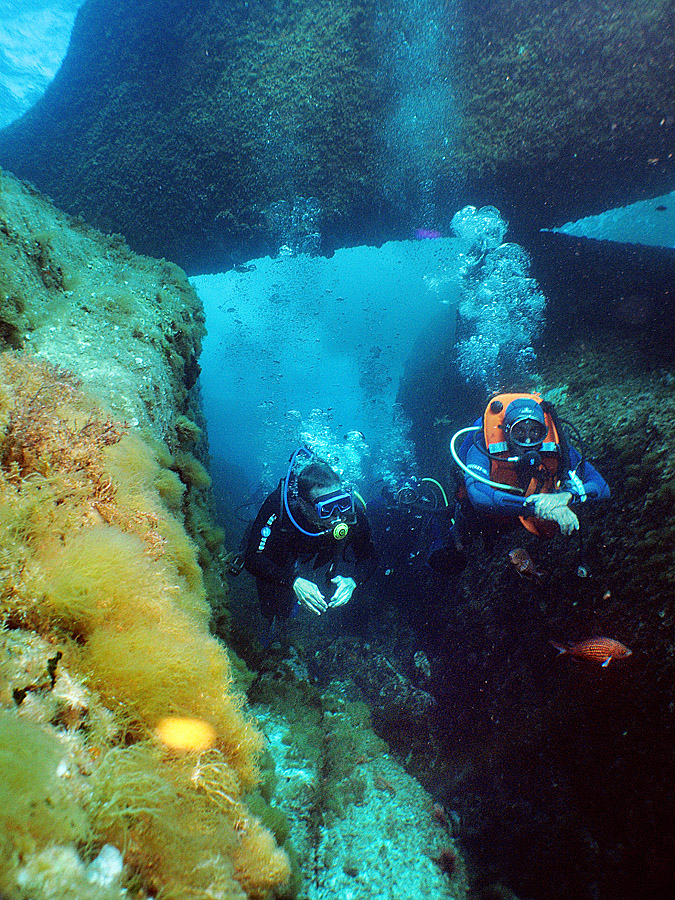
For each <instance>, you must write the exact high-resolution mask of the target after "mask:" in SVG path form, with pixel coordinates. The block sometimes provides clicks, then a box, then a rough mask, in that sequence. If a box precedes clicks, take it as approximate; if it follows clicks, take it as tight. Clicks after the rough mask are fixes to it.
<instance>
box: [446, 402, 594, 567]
mask: <svg viewBox="0 0 675 900" xmlns="http://www.w3.org/2000/svg"><path fill="white" fill-rule="evenodd" d="M565 425H567V426H568V427H571V426H569V423H567V422H566V423H565ZM572 430H573V431H575V437H576V439H577V441H578V443H579V446H581V447H582V452H581V453H580V452H579V450H577V449H576V448H575V447H573V446H571V445H570V444H569V443H568V441H567V436H566V434H565V431H564V430H563V428H562V423H561V422H560V420H559V419H558V416H557V414H556V412H555V409H554V407H553V404H552V403H549V402H548V401H546V400H543V399H542V398H541V396H540V395H539V394H536V393H523V394H515V393H511V394H498V395H496V396H494V397H493V398H492V399H491V400H490V402H489V403H488V405H487V408H486V410H485V412H484V414H483V416H482V417H481V418H480V419H477V420H476V421H475V422H474V424H473V425H471V426H470V427H468V428H462V429H461V430H460V431H458V432H457V433H456V434H455V435H454V436H453V438H452V440H451V442H450V452H451V454H452V457H453V459H454V461H455V462H456V463H457V465H458V466H459V468H460V469H461V470H462V472H463V473H464V485H463V490H461V489H460V497H459V499H460V504H461V509H462V511H463V512H464V513H465V514H468V515H467V518H469V517H470V515H471V513H474V514H475V513H480V514H484V515H485V514H486V515H488V516H490V517H497V520H498V521H499V520H501V522H502V523H507V524H508V523H515V521H516V520H519V521H520V523H521V524H522V525H523V526H524V527H525V528H526V529H527V530H528V531H530V532H532V533H533V534H536V535H538V536H539V537H544V538H548V537H552V536H553V535H555V534H557V533H562V534H564V535H566V536H569V535H571V534H572V533H573V532H574V531H577V530H578V529H579V519H578V516H577V513H576V512H575V509H576V508H578V507H579V506H580V505H581V504H583V503H586V502H587V501H589V500H605V499H607V498H609V488H608V486H607V483H606V482H605V480H604V478H603V477H602V476H601V475H600V473H599V472H598V471H597V470H596V469H595V468H594V467H593V466H592V465H591V464H590V463H589V462H588V461H587V460H586V459H585V457H584V455H583V446H582V444H581V439H580V437H579V434H578V432H576V429H572ZM462 436H464V440H463V442H462V444H461V446H460V448H459V450H457V447H456V443H457V441H458V439H459V438H460V437H462ZM460 540H461V538H460ZM580 574H581V573H580Z"/></svg>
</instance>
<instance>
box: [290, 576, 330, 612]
mask: <svg viewBox="0 0 675 900" xmlns="http://www.w3.org/2000/svg"><path fill="white" fill-rule="evenodd" d="M293 593H294V594H295V596H296V597H297V598H298V600H299V601H300V602H301V603H302V605H303V606H306V607H307V609H309V610H310V611H311V612H313V613H316V615H317V616H320V615H321V613H322V612H326V610H327V609H328V604H327V603H326V601H325V600H324V596H323V594H322V593H321V591H320V590H319V588H318V587H317V586H316V585H315V584H314V582H313V581H308V580H307V578H296V579H295V581H294V582H293Z"/></svg>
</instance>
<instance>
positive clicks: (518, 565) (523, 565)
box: [509, 547, 546, 581]
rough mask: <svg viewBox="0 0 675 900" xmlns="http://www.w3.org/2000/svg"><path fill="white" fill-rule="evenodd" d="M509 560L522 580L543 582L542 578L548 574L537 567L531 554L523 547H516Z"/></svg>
mask: <svg viewBox="0 0 675 900" xmlns="http://www.w3.org/2000/svg"><path fill="white" fill-rule="evenodd" d="M509 559H510V560H511V562H512V563H513V565H514V566H515V569H516V572H517V573H518V574H519V575H520V577H521V578H535V579H536V580H537V581H541V580H542V578H545V577H546V572H544V570H543V569H538V568H537V567H536V566H535V564H534V562H533V561H532V557H531V556H530V554H529V553H528V552H527V550H524V549H523V548H522V547H516V548H515V549H514V550H512V551H511V552H510V553H509Z"/></svg>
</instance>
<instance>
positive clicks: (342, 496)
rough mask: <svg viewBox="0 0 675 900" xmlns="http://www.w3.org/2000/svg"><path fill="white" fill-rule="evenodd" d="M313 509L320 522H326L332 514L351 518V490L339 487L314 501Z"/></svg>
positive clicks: (352, 500)
mask: <svg viewBox="0 0 675 900" xmlns="http://www.w3.org/2000/svg"><path fill="white" fill-rule="evenodd" d="M314 509H315V510H316V514H317V516H318V517H319V519H320V520H321V521H322V522H327V521H329V520H330V519H332V518H333V517H334V516H339V517H341V518H343V517H349V518H351V517H353V516H354V497H353V496H352V492H351V491H346V490H345V489H344V488H340V489H339V490H337V491H332V492H331V493H330V494H324V495H323V497H320V498H319V499H318V500H317V501H316V502H315V504H314Z"/></svg>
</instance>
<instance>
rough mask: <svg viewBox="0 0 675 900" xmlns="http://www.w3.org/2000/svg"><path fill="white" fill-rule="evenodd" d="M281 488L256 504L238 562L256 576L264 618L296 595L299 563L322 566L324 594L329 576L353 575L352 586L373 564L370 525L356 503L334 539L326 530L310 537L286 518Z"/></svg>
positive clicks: (284, 613) (284, 609)
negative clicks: (341, 533)
mask: <svg viewBox="0 0 675 900" xmlns="http://www.w3.org/2000/svg"><path fill="white" fill-rule="evenodd" d="M281 491H282V485H281V484H280V485H279V487H278V488H277V489H276V490H275V491H274V492H273V493H271V494H270V495H269V497H268V498H267V499H266V500H265V502H264V503H263V505H262V506H261V507H260V511H259V512H258V515H257V516H256V518H255V521H254V522H253V525H252V526H251V531H250V534H249V538H248V543H247V545H246V553H245V556H244V567H245V569H246V570H247V571H248V572H250V573H251V575H253V576H254V577H255V579H256V584H257V587H258V597H259V598H260V608H261V610H262V613H263V615H264V616H265V617H266V618H268V619H271V618H272V617H273V616H279V617H281V618H288V616H290V614H291V611H292V609H293V606H294V604H295V599H296V598H295V594H294V593H293V582H294V581H295V579H296V578H297V577H298V575H299V574H300V573H299V572H298V567H299V564H300V563H307V564H310V565H311V567H312V568H313V569H319V568H321V567H324V566H327V571H326V573H325V582H326V584H328V585H329V594H330V593H332V588H333V585H331V584H330V579H331V578H334V577H335V576H336V575H343V576H344V577H345V578H353V579H354V581H355V582H356V584H357V586H358V585H359V584H363V582H364V581H365V580H366V579H367V578H369V577H370V575H372V573H373V570H374V568H375V565H376V558H375V549H374V547H373V542H372V539H371V536H370V526H369V524H368V520H367V518H366V516H365V513H364V512H363V511H362V510H361V509H357V513H356V522H355V523H354V525H350V526H349V533H348V534H347V537H346V538H344V539H343V540H340V541H339V540H336V539H335V538H334V537H333V535H332V533H330V532H329V533H328V534H322V535H317V536H316V537H314V536H312V537H310V536H309V535H305V534H302V532H301V531H298V529H297V528H296V527H295V526H294V525H293V523H292V522H291V521H290V520H289V518H288V514H287V512H286V510H285V509H283V504H282V496H281ZM293 517H294V518H295V519H296V521H297V522H298V523H299V524H300V525H301V526H302V527H303V528H304V529H306V530H307V531H312V525H310V524H309V523H308V522H307V521H306V519H305V518H304V517H303V516H302V514H301V513H300V512H299V511H298V512H296V511H295V510H293ZM319 587H320V588H321V585H319ZM321 589H322V591H323V588H321Z"/></svg>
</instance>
